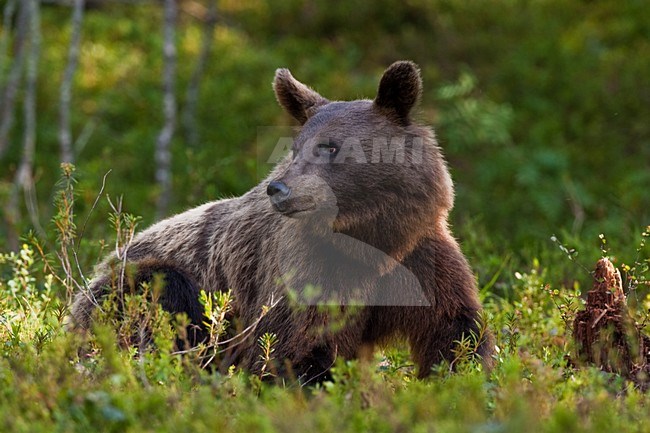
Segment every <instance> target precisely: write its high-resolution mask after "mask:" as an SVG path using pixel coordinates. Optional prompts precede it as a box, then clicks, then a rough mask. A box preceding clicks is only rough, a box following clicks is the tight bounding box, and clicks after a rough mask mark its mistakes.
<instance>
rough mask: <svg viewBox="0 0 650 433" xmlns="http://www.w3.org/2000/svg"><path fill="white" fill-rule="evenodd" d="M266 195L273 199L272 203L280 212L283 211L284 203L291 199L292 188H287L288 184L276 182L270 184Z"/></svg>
mask: <svg viewBox="0 0 650 433" xmlns="http://www.w3.org/2000/svg"><path fill="white" fill-rule="evenodd" d="M266 193H267V194H268V195H269V197H270V198H271V203H273V206H275V207H276V208H278V210H280V211H281V210H282V207H283V203H284V202H285V201H286V200H287V199H288V198H289V196H290V195H291V188H289V187H288V186H287V184H286V183H284V182H281V181H279V180H274V181H271V182H270V183H269V185H268V186H267V187H266Z"/></svg>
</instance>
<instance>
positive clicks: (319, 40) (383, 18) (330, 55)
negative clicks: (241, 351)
mask: <svg viewBox="0 0 650 433" xmlns="http://www.w3.org/2000/svg"><path fill="white" fill-rule="evenodd" d="M191 4H192V2H191V1H183V2H181V6H182V7H181V9H183V8H184V7H186V6H187V5H191ZM0 5H3V2H0ZM41 12H42V17H41V18H42V26H43V28H42V31H43V48H42V57H41V60H40V64H39V66H40V70H39V85H38V86H39V87H38V113H37V114H38V130H37V133H38V137H37V151H36V161H35V170H36V171H35V175H36V181H37V183H36V188H37V195H38V200H39V201H38V204H39V211H40V215H41V222H42V223H43V224H44V226H45V228H46V231H47V236H48V239H46V240H45V241H44V242H42V244H43V245H45V246H46V247H45V254H46V255H45V258H46V259H48V258H49V260H50V263H56V262H57V259H56V258H55V257H54V251H55V247H57V245H58V247H57V248H58V249H59V250H61V246H62V244H65V243H66V242H68V248H70V246H71V245H72V244H73V243H74V242H76V241H75V240H74V239H73V240H72V241H71V242H72V243H70V242H69V241H66V240H65V239H63V243H62V242H61V240H62V235H61V232H60V231H58V230H56V229H55V227H54V225H53V224H52V223H48V222H47V221H50V220H51V219H52V217H55V220H56V221H57V222H58V223H59V225H60V227H63V228H64V231H66V230H67V232H68V234H69V235H70V236H72V234H73V231H74V230H73V229H74V226H72V225H71V224H70V222H69V221H68V222H66V218H67V216H66V215H67V214H66V213H65V212H61V209H62V208H64V207H65V206H64V204H66V203H68V204H69V203H70V200H69V199H71V197H70V196H67V195H65V194H64V195H61V184H60V183H58V182H59V178H60V168H59V162H58V161H59V158H58V155H59V149H58V138H57V133H58V132H57V116H58V113H57V110H58V96H59V86H60V80H61V76H62V71H63V68H64V64H65V59H66V54H67V47H68V42H69V37H70V27H69V22H70V9H69V8H65V7H61V6H60V5H46V4H44V5H43V8H42V11H41ZM161 26H162V9H161V6H160V4H159V3H156V2H144V3H138V4H124V3H121V2H105V3H102V2H94V3H93V7H92V8H90V9H89V10H87V11H86V17H85V20H84V24H83V34H82V50H81V57H80V65H79V69H78V72H77V75H76V77H75V82H74V93H73V112H72V115H73V132H74V135H75V137H79V136H86V137H87V139H84V140H80V141H79V142H78V143H77V148H76V151H77V161H76V173H75V178H76V179H77V183H74V184H71V185H73V186H74V191H75V194H76V201H75V206H74V213H75V218H76V219H75V221H76V224H77V227H76V233H77V234H79V233H81V232H83V239H82V242H81V247H80V251H79V253H80V254H79V259H80V261H81V267H82V269H83V271H84V272H85V273H86V274H89V273H90V270H91V266H92V263H94V262H95V260H96V259H97V257H98V256H100V255H101V254H102V251H103V250H104V251H105V248H106V247H104V249H102V247H101V246H100V245H101V244H100V240H101V239H105V240H106V242H107V244H106V245H112V242H113V240H114V238H115V233H114V228H112V227H111V224H110V223H109V214H110V213H111V210H110V206H109V203H108V200H106V198H105V197H104V196H105V195H108V196H109V197H110V198H111V200H112V201H113V202H115V201H116V198H117V197H119V196H123V199H124V209H125V210H126V211H127V212H129V213H132V214H136V215H141V216H142V217H143V221H142V222H141V223H140V227H143V226H145V225H146V224H148V223H151V222H153V220H154V208H155V199H156V196H157V194H158V191H157V190H156V186H155V182H154V170H155V167H154V163H153V154H154V144H155V140H156V136H157V134H158V132H159V130H160V127H161V126H162V122H163V119H162V96H163V95H162V85H161V75H162V27H161ZM4 30H5V29H3V31H4ZM200 40H201V27H200V23H199V22H198V21H197V20H196V19H195V18H193V17H192V16H191V15H189V14H187V13H181V14H180V20H179V27H178V36H177V46H178V49H179V63H178V83H177V89H176V91H177V95H178V98H179V104H180V105H179V108H180V110H181V112H182V110H183V108H184V106H185V101H184V98H185V91H186V88H187V84H188V81H189V78H190V76H191V73H192V71H193V68H194V66H195V62H196V56H197V54H198V52H199V49H200ZM213 43H214V45H213V51H212V53H211V56H210V58H209V60H208V64H207V65H206V75H205V77H204V80H203V82H202V84H201V89H200V91H201V93H200V101H199V112H198V116H199V118H198V127H199V135H200V145H198V146H192V145H190V144H189V141H188V140H187V139H186V136H187V135H186V132H187V131H184V130H183V128H182V126H181V125H179V129H177V133H176V135H175V137H174V141H173V173H174V178H173V211H181V210H183V209H186V208H188V207H191V206H194V205H197V204H200V203H202V202H205V201H208V200H213V199H217V198H221V197H225V196H230V195H239V194H241V193H243V192H245V191H246V190H248V189H249V188H250V187H251V186H253V185H254V184H256V183H257V182H259V180H260V179H261V178H262V176H263V175H264V174H265V173H266V172H267V171H268V170H269V169H270V166H268V165H267V164H265V163H264V161H265V157H266V156H267V155H268V153H269V152H270V149H271V147H272V146H273V145H274V144H275V140H276V139H277V137H278V134H282V133H286V132H287V131H290V125H291V120H290V119H289V118H288V116H287V115H286V114H284V113H283V112H282V111H281V109H280V108H279V107H278V106H277V104H276V102H275V100H274V96H273V93H272V90H271V80H272V77H273V73H274V71H275V69H276V68H278V67H289V68H290V69H291V70H292V72H293V74H294V75H295V76H296V77H297V78H298V79H300V80H301V81H303V82H305V83H307V84H309V85H311V86H313V87H314V88H316V89H317V90H318V91H319V92H321V93H322V94H323V95H325V96H327V97H328V98H330V99H354V98H362V97H363V98H372V97H374V94H375V91H376V87H377V83H378V80H379V77H380V76H381V73H382V72H383V70H384V68H385V67H386V66H387V65H389V64H390V63H392V62H393V61H395V60H399V59H412V60H414V61H416V62H417V63H418V64H419V65H420V66H421V67H422V74H423V77H424V83H425V92H424V95H423V98H422V102H421V105H420V109H419V114H418V117H419V119H421V120H422V121H423V122H425V123H428V124H432V125H434V126H435V128H436V133H437V135H438V138H439V141H440V144H441V146H442V147H443V149H444V151H445V153H446V155H447V158H448V160H449V162H450V166H451V170H452V175H453V177H454V180H455V184H456V191H457V200H456V208H455V210H454V213H453V220H454V221H453V222H454V225H455V228H454V230H455V233H456V234H457V235H458V236H459V238H460V239H461V241H462V246H463V250H464V251H465V253H466V254H467V255H468V257H469V259H470V262H471V263H472V266H473V268H474V269H475V271H476V274H477V278H478V280H479V286H480V287H481V297H482V299H483V301H484V304H485V307H486V311H487V314H488V316H489V323H490V326H491V328H492V329H493V330H494V332H495V334H496V337H497V345H498V347H499V349H500V351H499V354H498V355H497V366H496V367H495V370H494V371H493V372H492V373H489V374H488V373H486V372H485V371H483V370H482V368H481V366H480V365H479V364H477V363H476V362H474V361H471V360H469V359H465V358H464V357H463V356H459V363H458V366H457V367H458V370H457V371H456V372H450V371H449V369H448V367H449V366H446V365H443V366H441V367H440V368H439V369H438V370H436V371H435V372H434V375H433V377H432V378H431V379H429V380H427V381H416V380H415V379H414V378H413V374H412V369H411V364H410V362H409V361H408V356H407V352H406V351H405V350H404V348H402V347H399V346H398V347H397V348H396V349H392V350H388V351H385V352H380V353H378V354H377V359H375V361H376V362H373V363H370V364H369V365H365V366H364V365H360V364H358V363H345V362H339V363H338V364H337V366H336V369H335V372H334V376H335V381H334V382H333V383H326V384H325V385H324V386H323V387H318V388H313V389H307V390H302V391H301V390H300V389H297V387H296V386H286V387H285V386H269V385H266V384H261V383H259V380H257V378H255V377H250V376H248V375H246V374H245V373H243V372H239V371H235V372H233V373H232V374H231V375H227V376H226V375H223V376H222V375H218V374H210V373H209V372H205V371H197V370H196V368H195V366H193V365H190V364H189V363H188V362H187V359H185V358H182V357H178V356H173V355H169V353H168V351H164V350H162V351H158V352H151V353H149V352H147V353H139V354H135V353H133V352H129V351H118V350H116V348H115V339H116V336H115V333H114V331H112V330H109V329H97V330H96V331H97V332H96V336H95V337H94V340H93V341H92V342H91V344H92V347H93V350H94V351H93V352H92V353H91V354H90V355H89V356H79V353H78V352H77V349H78V347H79V345H80V342H79V341H78V338H79V337H78V336H76V335H73V334H70V333H67V332H65V331H64V328H63V322H64V316H65V312H66V311H65V307H66V305H65V298H66V293H65V292H66V287H65V286H66V284H65V283H66V282H65V281H63V280H58V279H57V278H56V277H55V274H56V275H58V276H59V277H61V276H62V271H61V269H59V268H58V267H56V266H54V267H49V266H48V264H47V263H48V262H46V261H44V260H43V257H41V256H40V254H38V252H37V251H35V250H34V246H31V247H28V246H25V247H23V248H22V249H21V250H20V251H19V252H17V253H15V254H13V255H11V254H2V255H0V265H1V266H0V430H1V431H16V432H18V431H39V430H43V431H90V430H97V431H168V430H169V431H178V430H187V431H190V430H191V431H215V430H216V431H221V430H223V431H367V430H372V431H476V432H488V431H490V432H492V431H495V432H520V431H549V432H559V431H576V432H577V431H593V432H597V431H604V430H611V429H616V430H617V431H621V432H623V431H645V429H646V428H647V427H646V426H647V425H648V422H650V419H649V418H648V414H647V407H648V404H650V401H649V400H648V396H647V394H643V393H640V392H639V391H638V390H635V389H633V387H632V385H631V384H630V383H626V382H625V381H624V380H623V379H622V378H621V377H619V376H617V375H615V374H605V373H603V372H600V371H599V370H597V369H595V368H591V369H590V368H581V369H576V368H574V366H573V365H572V364H571V362H570V359H571V357H572V355H573V352H574V347H573V346H572V342H571V338H570V326H569V325H568V324H567V323H566V318H567V315H569V316H570V313H571V312H572V311H574V310H575V309H576V308H579V307H580V305H581V304H580V301H579V294H580V292H581V291H582V292H583V293H584V292H585V291H586V290H587V289H588V287H589V286H590V285H591V277H590V275H589V273H588V271H589V270H590V269H591V268H592V264H593V260H594V259H596V258H597V257H599V256H601V255H609V256H610V257H612V258H613V260H615V263H616V264H617V265H622V264H623V263H625V264H627V265H630V266H632V269H628V272H627V273H624V278H625V287H626V291H627V293H628V299H629V300H630V308H631V311H632V312H633V313H634V314H635V315H636V317H637V318H639V321H642V319H643V317H646V318H647V314H646V312H647V311H648V308H650V299H649V298H648V297H647V296H646V295H647V292H648V289H647V288H648V286H647V283H645V284H646V285H644V283H643V281H644V279H645V281H647V280H648V278H649V277H650V271H649V269H648V268H649V266H650V261H649V260H650V259H648V256H649V252H648V249H647V247H643V246H640V245H639V233H640V232H641V231H643V230H644V228H645V227H646V226H648V224H650V122H649V121H648V119H650V80H648V76H650V8H648V7H647V2H646V1H644V0H628V1H594V2H588V1H578V0H570V1H566V0H530V1H523V0H494V1H465V0H406V1H396V0H376V1H373V2H362V1H345V2H331V1H325V0H314V1H303V0H286V1H281V2H280V1H271V0H222V1H220V2H219V22H218V24H217V26H216V29H215V31H214V34H213ZM4 65H5V66H7V62H5V63H4ZM3 72H6V71H3ZM19 96H20V95H19ZM22 121H23V119H22V114H21V113H20V112H19V113H18V114H17V118H16V125H15V127H14V129H13V131H12V135H11V146H10V148H9V150H8V153H7V154H5V155H4V157H3V159H2V160H0V203H2V204H3V211H4V204H5V203H6V200H7V198H8V196H9V194H10V190H11V187H12V183H13V179H14V175H15V171H16V168H17V165H18V163H19V161H20V157H21V155H20V152H21V149H20V147H21V139H22V126H23V125H22ZM269 127H271V128H269ZM278 127H279V128H278ZM109 170H110V171H111V173H110V175H108V177H107V182H106V187H105V190H104V193H103V194H102V196H101V197H100V200H99V202H98V205H97V207H96V208H95V209H94V210H93V211H92V212H91V208H92V207H93V203H94V202H95V199H96V198H97V195H98V194H99V192H100V190H101V185H102V179H103V177H104V175H105V174H106V173H107V172H108V171H109ZM68 188H69V187H68ZM55 202H57V203H58V210H57V208H56V206H55V205H54V203H55ZM57 212H58V214H57ZM30 228H31V227H30V225H29V222H28V220H27V218H25V221H23V222H22V226H21V227H20V230H21V233H27V232H28V230H29V229H30ZM646 232H647V231H646ZM599 233H606V238H605V239H606V242H605V241H603V240H600V239H599V238H598V236H597V235H598V234H599ZM553 234H555V235H557V238H558V239H560V240H561V242H562V243H563V245H560V247H561V248H558V245H557V244H554V243H553V242H552V241H551V240H550V238H551V236H552V235H553ZM6 237H7V232H6V227H5V226H1V227H0V253H6V252H7V251H6V248H4V247H2V246H3V245H5V243H4V241H5V239H6ZM646 238H647V236H646ZM57 239H58V241H57ZM57 242H58V244H57ZM565 245H566V246H565ZM109 248H110V247H109ZM578 253H579V254H580V255H578ZM70 254H71V251H70V249H68V251H67V252H66V255H70ZM566 255H568V256H569V257H568V258H567V257H566ZM623 269H626V268H623ZM61 278H64V277H61ZM634 278H636V280H635V279H634ZM644 315H645V316H644ZM644 323H645V327H646V332H648V331H650V330H648V323H646V322H644ZM165 336H166V334H165V333H162V337H161V338H164V337H165ZM161 341H162V340H161ZM85 344H88V343H87V342H86V343H85ZM167 344H168V345H169V344H171V343H170V342H169V341H168V342H167ZM161 346H162V347H165V345H164V344H163V343H161ZM377 365H379V367H377Z"/></svg>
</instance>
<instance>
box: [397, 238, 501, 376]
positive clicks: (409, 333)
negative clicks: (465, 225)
mask: <svg viewBox="0 0 650 433" xmlns="http://www.w3.org/2000/svg"><path fill="white" fill-rule="evenodd" d="M403 264H404V266H406V267H407V268H408V269H409V270H410V271H411V272H413V274H414V275H415V277H416V278H417V279H418V280H419V282H420V285H421V287H422V291H423V295H424V297H425V298H426V299H427V300H428V302H429V304H430V305H429V306H424V307H403V308H402V311H401V313H400V314H398V315H397V316H398V319H397V320H398V323H397V324H396V325H397V327H398V328H400V330H401V331H402V333H403V334H404V335H406V337H407V338H408V341H409V343H410V345H411V352H412V356H413V359H414V361H415V362H416V364H417V366H418V377H425V376H427V375H428V374H429V373H430V371H431V367H432V366H433V365H435V364H437V363H439V362H441V361H443V360H446V361H448V362H450V363H451V362H453V361H454V358H455V355H454V353H453V352H454V349H455V347H456V344H457V341H459V340H461V339H462V338H463V337H469V336H470V335H471V334H472V333H474V335H477V336H478V335H479V334H480V333H479V327H481V326H482V325H481V324H480V323H479V321H480V317H479V312H480V310H481V304H480V302H479V299H478V290H477V287H476V279H475V277H474V275H473V273H472V271H471V269H470V267H469V264H468V263H467V260H466V259H465V257H464V256H463V254H462V252H461V251H460V247H459V246H458V244H457V243H456V241H455V240H454V239H453V238H452V237H451V236H450V235H447V234H442V235H440V236H438V237H436V238H435V239H433V238H429V239H425V240H424V241H422V242H421V243H420V244H419V246H418V247H417V248H416V249H415V250H414V251H413V252H411V254H409V255H408V256H407V257H406V258H405V259H404V261H403ZM493 350H494V344H493V341H492V335H491V334H490V333H489V331H488V332H486V333H484V334H483V337H482V339H481V341H479V342H477V349H476V354H477V355H479V356H481V358H482V361H483V363H484V365H486V366H487V367H488V368H489V367H491V365H492V361H493V360H492V353H493Z"/></svg>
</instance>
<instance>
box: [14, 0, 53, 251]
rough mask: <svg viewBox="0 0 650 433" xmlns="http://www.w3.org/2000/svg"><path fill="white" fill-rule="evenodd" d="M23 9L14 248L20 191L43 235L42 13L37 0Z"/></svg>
mask: <svg viewBox="0 0 650 433" xmlns="http://www.w3.org/2000/svg"><path fill="white" fill-rule="evenodd" d="M21 8H23V9H24V10H25V14H26V15H25V16H26V20H27V26H28V28H29V32H28V35H29V38H28V40H29V51H28V52H27V54H26V55H27V58H26V61H27V64H26V66H27V74H26V80H25V97H24V101H23V104H24V123H25V129H24V135H23V155H22V158H21V161H20V165H19V166H18V170H17V171H16V176H15V178H14V186H13V188H12V191H11V195H10V197H9V202H8V204H7V214H8V215H7V217H8V220H9V221H10V222H13V230H10V231H9V236H8V238H9V239H8V241H9V247H10V248H11V249H17V248H18V234H19V230H20V228H19V227H18V222H19V221H20V200H19V197H20V192H21V191H23V192H24V194H25V205H26V207H27V212H28V214H29V217H30V220H31V223H32V226H33V227H34V229H36V230H37V232H38V233H39V234H43V233H44V231H43V228H42V227H41V225H40V221H39V216H38V205H37V200H36V193H35V188H34V177H33V170H34V155H35V153H36V83H37V80H38V61H39V56H40V50H41V31H40V14H39V1H38V0H24V2H23V3H21ZM12 220H13V221H12Z"/></svg>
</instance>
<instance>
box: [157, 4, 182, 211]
mask: <svg viewBox="0 0 650 433" xmlns="http://www.w3.org/2000/svg"><path fill="white" fill-rule="evenodd" d="M164 3H165V24H164V42H163V44H164V45H163V59H164V70H163V88H164V96H163V116H164V125H163V127H162V129H161V131H160V133H159V134H158V139H157V140H156V155H155V159H156V182H157V183H158V189H159V193H158V201H157V203H156V214H157V217H158V218H160V217H162V216H164V215H165V214H166V213H167V210H168V208H169V202H170V199H171V159H172V156H171V149H170V148H171V141H172V137H173V136H174V129H175V127H176V96H175V94H174V88H175V84H176V44H175V37H176V16H177V8H176V1H175V0H165V2H164Z"/></svg>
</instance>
